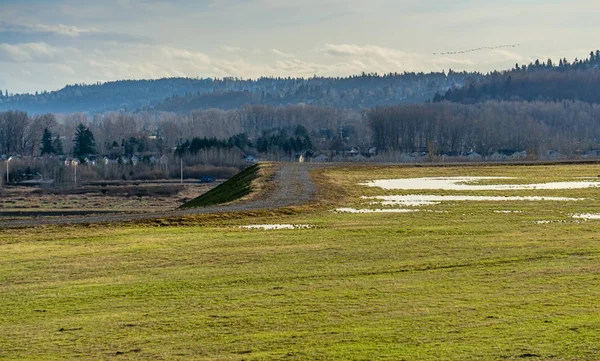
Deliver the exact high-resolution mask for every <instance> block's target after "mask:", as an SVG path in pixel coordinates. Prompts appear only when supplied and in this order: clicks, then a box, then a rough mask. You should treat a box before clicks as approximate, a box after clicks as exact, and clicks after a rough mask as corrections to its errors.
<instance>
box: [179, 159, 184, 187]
mask: <svg viewBox="0 0 600 361" xmlns="http://www.w3.org/2000/svg"><path fill="white" fill-rule="evenodd" d="M179 161H180V162H181V184H183V158H179Z"/></svg>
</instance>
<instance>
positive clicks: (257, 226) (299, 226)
mask: <svg viewBox="0 0 600 361" xmlns="http://www.w3.org/2000/svg"><path fill="white" fill-rule="evenodd" d="M240 228H244V229H262V230H279V229H309V228H313V226H312V225H310V224H255V225H250V226H242V227H240Z"/></svg>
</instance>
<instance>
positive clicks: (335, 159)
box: [331, 154, 344, 162]
mask: <svg viewBox="0 0 600 361" xmlns="http://www.w3.org/2000/svg"><path fill="white" fill-rule="evenodd" d="M331 161H332V162H343V161H344V156H343V155H341V154H338V155H336V156H335V157H333V158H331Z"/></svg>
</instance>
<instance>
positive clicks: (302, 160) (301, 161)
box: [298, 154, 304, 163]
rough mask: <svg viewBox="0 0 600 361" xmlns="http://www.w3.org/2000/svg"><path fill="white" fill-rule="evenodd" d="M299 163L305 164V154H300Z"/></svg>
mask: <svg viewBox="0 0 600 361" xmlns="http://www.w3.org/2000/svg"><path fill="white" fill-rule="evenodd" d="M298 163H304V154H300V156H299V157H298Z"/></svg>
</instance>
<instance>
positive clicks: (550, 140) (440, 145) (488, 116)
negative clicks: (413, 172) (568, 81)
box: [368, 101, 600, 155]
mask: <svg viewBox="0 0 600 361" xmlns="http://www.w3.org/2000/svg"><path fill="white" fill-rule="evenodd" d="M368 122H369V126H370V127H371V131H372V134H373V144H374V145H375V146H376V147H377V148H379V149H380V150H398V151H403V152H407V153H410V152H415V151H420V152H428V153H431V154H467V153H468V152H470V151H475V152H478V153H479V154H481V155H490V154H492V153H494V152H496V151H507V150H512V151H523V150H526V151H528V153H529V154H531V155H535V154H540V152H543V151H544V150H555V151H558V152H561V153H563V154H565V155H573V154H578V153H582V152H585V151H586V150H589V149H594V148H599V144H598V140H600V105H599V104H589V103H584V102H579V101H576V102H572V101H565V102H506V101H487V102H483V103H477V104H470V105H467V104H457V103H449V102H443V103H437V104H423V105H407V106H392V107H378V108H375V109H372V110H371V111H370V112H369V113H368Z"/></svg>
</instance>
